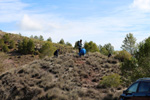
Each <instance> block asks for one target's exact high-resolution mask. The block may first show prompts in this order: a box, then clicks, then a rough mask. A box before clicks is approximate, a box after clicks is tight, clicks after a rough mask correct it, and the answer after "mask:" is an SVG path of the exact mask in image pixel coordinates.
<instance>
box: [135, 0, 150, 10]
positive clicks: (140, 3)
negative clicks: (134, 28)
mask: <svg viewBox="0 0 150 100" xmlns="http://www.w3.org/2000/svg"><path fill="white" fill-rule="evenodd" d="M132 7H133V8H136V9H139V10H143V11H150V0H134V2H133V4H132Z"/></svg>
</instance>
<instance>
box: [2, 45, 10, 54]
mask: <svg viewBox="0 0 150 100" xmlns="http://www.w3.org/2000/svg"><path fill="white" fill-rule="evenodd" d="M2 51H3V52H9V48H8V46H7V45H6V44H4V46H3V48H2Z"/></svg>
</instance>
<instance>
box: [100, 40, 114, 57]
mask: <svg viewBox="0 0 150 100" xmlns="http://www.w3.org/2000/svg"><path fill="white" fill-rule="evenodd" d="M99 48H100V52H101V53H102V54H104V55H108V54H109V53H111V54H112V53H113V52H114V47H113V46H112V45H111V43H108V44H105V45H104V46H101V45H100V46H99Z"/></svg>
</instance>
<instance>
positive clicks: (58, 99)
mask: <svg viewBox="0 0 150 100" xmlns="http://www.w3.org/2000/svg"><path fill="white" fill-rule="evenodd" d="M46 96H47V99H49V100H69V99H68V97H67V96H66V95H65V94H62V91H61V90H60V89H59V88H53V89H51V90H48V91H47V94H46Z"/></svg>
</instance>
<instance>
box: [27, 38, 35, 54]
mask: <svg viewBox="0 0 150 100" xmlns="http://www.w3.org/2000/svg"><path fill="white" fill-rule="evenodd" d="M27 50H28V53H34V51H35V49H34V42H33V41H32V40H31V39H30V40H29V41H28V43H27Z"/></svg>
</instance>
